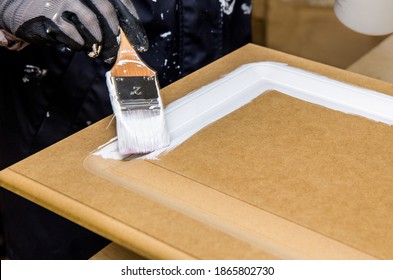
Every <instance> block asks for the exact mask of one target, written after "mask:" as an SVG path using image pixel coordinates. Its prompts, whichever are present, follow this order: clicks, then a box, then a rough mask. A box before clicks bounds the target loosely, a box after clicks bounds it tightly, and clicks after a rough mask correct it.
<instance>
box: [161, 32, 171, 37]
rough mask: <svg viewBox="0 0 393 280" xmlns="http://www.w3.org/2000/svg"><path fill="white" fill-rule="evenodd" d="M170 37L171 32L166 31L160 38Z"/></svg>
mask: <svg viewBox="0 0 393 280" xmlns="http://www.w3.org/2000/svg"><path fill="white" fill-rule="evenodd" d="M171 35H172V32H171V31H168V32H165V33H162V34H161V35H160V37H161V38H167V37H168V36H171Z"/></svg>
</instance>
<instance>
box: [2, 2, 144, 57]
mask: <svg viewBox="0 0 393 280" xmlns="http://www.w3.org/2000/svg"><path fill="white" fill-rule="evenodd" d="M119 24H120V26H121V27H122V28H123V30H124V32H125V33H126V35H127V37H128V39H129V40H130V42H131V43H132V44H133V46H134V47H135V49H136V50H138V51H145V50H147V48H148V41H147V36H146V34H145V31H144V28H143V26H142V24H141V23H140V21H139V17H138V14H137V12H136V10H135V7H134V5H133V4H132V3H131V2H130V0H0V29H1V28H3V29H5V30H7V31H8V32H9V33H11V34H13V35H14V36H16V37H17V38H19V39H22V40H23V41H26V42H28V43H44V44H49V45H54V44H64V45H65V46H67V47H68V48H70V49H72V50H82V49H84V50H86V51H87V53H88V55H89V56H91V57H98V56H100V55H101V57H102V58H103V59H104V60H105V61H106V62H108V63H110V62H112V61H113V60H114V59H115V58H116V55H117V51H118V48H119V42H118V38H119V37H118V35H119Z"/></svg>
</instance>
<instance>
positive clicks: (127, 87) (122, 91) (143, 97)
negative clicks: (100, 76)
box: [111, 76, 160, 110]
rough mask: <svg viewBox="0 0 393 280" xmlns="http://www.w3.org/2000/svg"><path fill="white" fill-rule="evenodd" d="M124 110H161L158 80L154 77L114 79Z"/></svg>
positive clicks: (118, 97)
mask: <svg viewBox="0 0 393 280" xmlns="http://www.w3.org/2000/svg"><path fill="white" fill-rule="evenodd" d="M111 79H112V83H113V85H114V86H115V90H116V94H117V99H118V101H119V103H120V107H121V109H122V110H145V109H149V110H155V109H157V110H159V109H160V104H159V102H158V96H159V95H158V88H157V84H156V78H155V77H152V76H130V77H112V78H111Z"/></svg>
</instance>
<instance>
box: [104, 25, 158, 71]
mask: <svg viewBox="0 0 393 280" xmlns="http://www.w3.org/2000/svg"><path fill="white" fill-rule="evenodd" d="M111 74H112V76H115V77H129V76H155V74H156V73H155V71H153V70H152V69H150V68H149V67H148V66H147V65H146V64H145V63H144V62H143V61H142V60H141V58H140V57H139V55H138V53H137V52H136V51H135V49H134V47H133V46H132V45H131V44H130V42H129V41H128V40H127V37H126V36H125V34H124V32H123V30H122V29H120V47H119V52H118V55H117V60H116V63H115V65H114V66H113V68H112V70H111Z"/></svg>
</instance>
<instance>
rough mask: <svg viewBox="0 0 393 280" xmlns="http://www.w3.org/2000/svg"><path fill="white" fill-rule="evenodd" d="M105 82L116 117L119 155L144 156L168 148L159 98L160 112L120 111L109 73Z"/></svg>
mask: <svg viewBox="0 0 393 280" xmlns="http://www.w3.org/2000/svg"><path fill="white" fill-rule="evenodd" d="M106 81H107V86H108V90H109V96H110V99H111V104H112V108H113V112H114V114H115V116H116V130H117V138H118V148H119V152H120V154H122V155H130V154H145V153H150V152H152V151H155V150H157V149H162V148H164V147H166V146H168V145H169V143H170V137H169V134H168V132H167V128H166V123H165V116H164V112H163V109H162V108H163V104H162V100H161V97H160V96H159V97H158V102H159V105H160V108H161V109H160V110H157V109H155V110H151V109H143V110H142V109H139V110H122V109H121V107H120V103H119V102H118V100H117V94H116V89H115V87H114V85H113V83H112V80H111V74H110V72H108V73H107V74H106ZM157 88H158V85H157Z"/></svg>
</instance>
